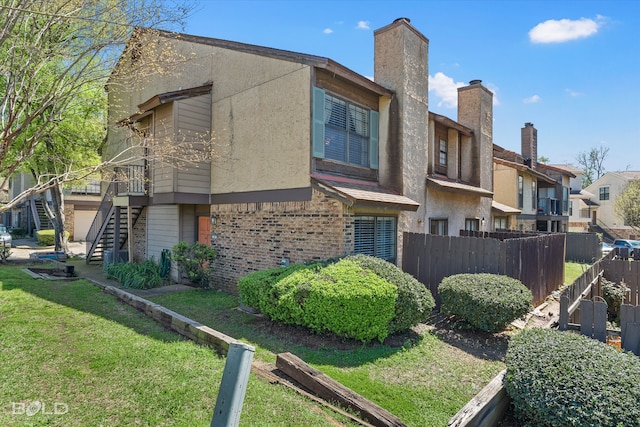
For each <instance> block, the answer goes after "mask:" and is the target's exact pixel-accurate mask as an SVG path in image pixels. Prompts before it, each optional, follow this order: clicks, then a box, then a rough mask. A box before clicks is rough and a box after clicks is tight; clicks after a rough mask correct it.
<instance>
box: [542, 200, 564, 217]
mask: <svg viewBox="0 0 640 427" xmlns="http://www.w3.org/2000/svg"><path fill="white" fill-rule="evenodd" d="M538 215H562V200H560V199H553V198H551V197H545V198H540V199H538Z"/></svg>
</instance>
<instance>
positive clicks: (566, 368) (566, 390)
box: [504, 329, 640, 427]
mask: <svg viewBox="0 0 640 427" xmlns="http://www.w3.org/2000/svg"><path fill="white" fill-rule="evenodd" d="M505 362H506V365H507V373H506V375H505V378H504V386H505V389H506V391H507V393H508V394H509V396H510V397H511V400H512V403H513V408H514V413H515V416H516V417H517V418H518V419H519V420H521V421H523V422H525V423H527V425H535V426H604V427H608V426H611V427H615V426H638V425H640V405H638V402H640V386H639V384H640V359H639V358H638V357H637V356H635V355H633V354H632V353H628V352H620V351H618V350H616V349H615V348H613V347H611V346H608V345H605V344H603V343H601V342H599V341H597V340H594V339H591V338H587V337H584V336H582V335H578V334H576V333H572V332H559V331H557V330H551V329H526V330H524V331H522V332H521V333H520V334H518V335H517V336H515V337H513V338H512V339H511V341H510V343H509V348H508V350H507V354H506V357H505Z"/></svg>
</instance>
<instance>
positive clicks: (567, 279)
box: [564, 262, 591, 286]
mask: <svg viewBox="0 0 640 427" xmlns="http://www.w3.org/2000/svg"><path fill="white" fill-rule="evenodd" d="M589 267H591V264H586V263H581V262H565V263H564V284H565V286H566V285H570V284H572V283H573V282H575V280H576V279H577V278H578V277H580V276H582V273H584V272H585V271H587V270H588V269H589Z"/></svg>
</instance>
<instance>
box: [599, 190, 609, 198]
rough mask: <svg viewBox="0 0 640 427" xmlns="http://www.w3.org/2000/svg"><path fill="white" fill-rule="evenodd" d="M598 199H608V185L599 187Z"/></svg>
mask: <svg viewBox="0 0 640 427" xmlns="http://www.w3.org/2000/svg"><path fill="white" fill-rule="evenodd" d="M600 200H609V187H600Z"/></svg>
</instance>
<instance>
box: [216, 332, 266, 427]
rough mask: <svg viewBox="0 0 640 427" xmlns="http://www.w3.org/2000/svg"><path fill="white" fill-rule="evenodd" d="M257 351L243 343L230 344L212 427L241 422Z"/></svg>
mask: <svg viewBox="0 0 640 427" xmlns="http://www.w3.org/2000/svg"><path fill="white" fill-rule="evenodd" d="M255 351H256V349H255V348H254V347H252V346H250V345H246V344H243V343H231V344H229V351H228V352H227V361H226V362H225V364H224V372H223V374H222V382H221V383H220V390H219V391H218V399H217V400H216V407H215V409H214V411H213V418H212V419H211V427H236V426H237V425H238V424H239V423H240V413H241V412H242V404H243V403H244V395H245V393H246V391H247V382H248V381H249V373H250V372H251V362H252V361H253V354H254V353H255Z"/></svg>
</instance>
